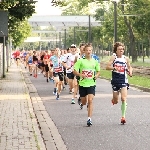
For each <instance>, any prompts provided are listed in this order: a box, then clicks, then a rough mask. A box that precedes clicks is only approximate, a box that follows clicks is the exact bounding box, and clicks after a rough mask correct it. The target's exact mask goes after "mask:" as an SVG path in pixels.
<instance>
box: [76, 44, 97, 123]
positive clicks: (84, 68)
mask: <svg viewBox="0 0 150 150" xmlns="http://www.w3.org/2000/svg"><path fill="white" fill-rule="evenodd" d="M92 49H93V48H92V45H88V44H87V45H85V48H84V51H85V58H81V59H79V60H78V61H77V62H76V63H75V65H74V74H75V75H76V76H79V77H80V80H79V94H80V97H81V101H82V104H83V105H86V103H87V99H86V96H88V121H87V125H88V126H91V125H92V120H91V117H92V111H93V98H94V95H95V85H96V82H95V80H96V79H97V78H98V77H99V75H100V65H99V63H98V62H97V61H96V60H95V59H93V58H92V57H91V54H92ZM79 70H80V71H79Z"/></svg>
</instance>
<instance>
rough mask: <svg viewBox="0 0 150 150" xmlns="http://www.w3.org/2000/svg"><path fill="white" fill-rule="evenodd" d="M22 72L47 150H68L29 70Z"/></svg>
mask: <svg viewBox="0 0 150 150" xmlns="http://www.w3.org/2000/svg"><path fill="white" fill-rule="evenodd" d="M22 73H23V76H24V81H25V84H26V86H27V90H28V93H29V96H30V99H31V103H32V108H33V113H34V114H35V118H36V124H37V123H38V125H39V130H40V134H41V137H42V141H43V143H44V144H45V148H46V150H67V147H66V145H65V143H64V141H63V140H62V137H61V135H60V134H59V132H58V129H57V127H56V126H55V124H54V122H53V121H52V119H51V118H50V116H49V114H48V113H47V111H46V109H45V106H44V104H43V102H42V100H41V98H40V96H39V95H38V92H37V90H36V88H35V86H34V85H33V84H32V82H31V80H30V79H29V77H28V74H27V71H26V70H24V71H23V70H22ZM42 150H44V149H42Z"/></svg>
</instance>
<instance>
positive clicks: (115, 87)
mask: <svg viewBox="0 0 150 150" xmlns="http://www.w3.org/2000/svg"><path fill="white" fill-rule="evenodd" d="M124 87H127V90H128V89H129V84H128V83H124V84H116V85H115V84H112V89H113V91H114V92H118V91H119V90H121V89H122V88H124Z"/></svg>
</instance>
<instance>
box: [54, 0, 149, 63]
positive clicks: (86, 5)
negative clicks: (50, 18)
mask: <svg viewBox="0 0 150 150" xmlns="http://www.w3.org/2000/svg"><path fill="white" fill-rule="evenodd" d="M61 2H63V3H61ZM52 4H53V5H55V6H56V5H57V6H60V7H62V8H64V11H63V14H65V15H67V14H69V15H77V14H78V15H87V14H89V10H92V9H93V8H96V9H95V14H93V15H94V16H95V18H96V19H97V20H99V21H101V22H102V26H100V27H92V40H93V41H92V43H94V45H96V46H98V45H100V48H103V49H108V50H110V48H111V47H112V45H113V41H114V5H113V2H112V0H95V1H93V0H69V1H68V0H53V1H52ZM92 5H96V7H93V6H92ZM117 12H118V15H117V29H118V31H117V35H118V41H121V42H123V43H125V45H126V47H127V51H126V53H127V54H129V56H132V62H135V61H137V56H140V55H142V56H143V57H144V56H145V55H147V56H148V57H149V53H150V17H149V16H150V0H132V1H129V0H120V1H119V3H118V4H117ZM90 15H92V14H90ZM80 34H81V33H76V36H77V37H78V36H79V37H81V36H82V35H81V36H80ZM83 34H85V37H86V33H83ZM79 37H78V39H81V38H79Z"/></svg>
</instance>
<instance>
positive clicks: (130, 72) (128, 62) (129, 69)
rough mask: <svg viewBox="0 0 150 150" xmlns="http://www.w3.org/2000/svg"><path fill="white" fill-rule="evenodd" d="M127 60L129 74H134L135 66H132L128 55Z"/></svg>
mask: <svg viewBox="0 0 150 150" xmlns="http://www.w3.org/2000/svg"><path fill="white" fill-rule="evenodd" d="M126 61H127V67H128V71H129V74H130V76H132V71H133V68H132V66H131V64H130V61H129V58H128V57H126Z"/></svg>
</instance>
